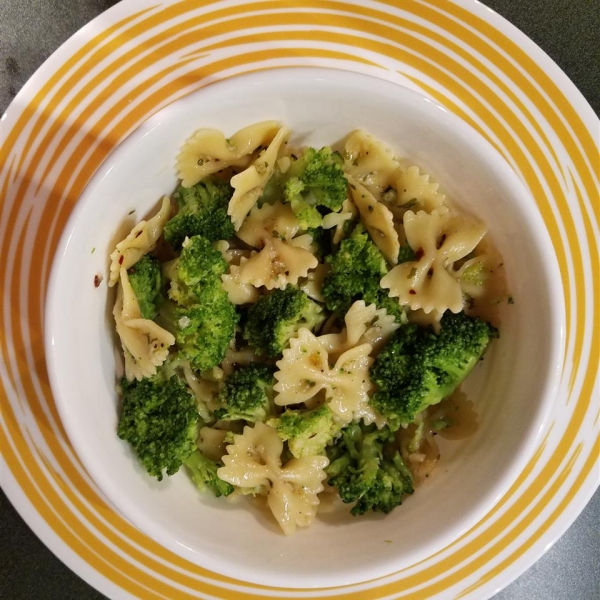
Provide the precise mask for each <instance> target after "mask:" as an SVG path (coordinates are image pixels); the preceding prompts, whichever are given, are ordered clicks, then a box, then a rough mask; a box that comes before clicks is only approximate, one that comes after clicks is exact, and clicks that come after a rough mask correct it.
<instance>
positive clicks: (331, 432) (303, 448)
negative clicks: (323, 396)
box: [267, 404, 341, 458]
mask: <svg viewBox="0 0 600 600" xmlns="http://www.w3.org/2000/svg"><path fill="white" fill-rule="evenodd" d="M267 423H268V424H269V425H271V427H275V428H276V429H277V433H278V434H279V437H280V438H281V439H282V440H283V441H284V442H285V441H287V442H288V447H289V449H290V452H291V453H292V455H293V456H295V457H296V458H301V457H302V456H314V455H315V454H321V453H322V452H323V451H324V450H325V447H326V446H327V444H329V443H330V442H331V441H332V440H333V439H335V437H336V436H337V435H338V434H339V432H340V429H341V427H340V426H339V425H338V424H337V423H336V421H335V419H334V415H333V413H332V412H331V409H330V408H329V407H328V406H327V405H326V404H323V405H322V406H319V407H318V408H315V409H313V410H302V411H297V410H286V411H285V412H284V413H283V414H282V415H281V416H280V417H278V418H276V419H269V421H268V422H267Z"/></svg>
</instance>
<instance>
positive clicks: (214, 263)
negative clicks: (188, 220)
mask: <svg viewBox="0 0 600 600" xmlns="http://www.w3.org/2000/svg"><path fill="white" fill-rule="evenodd" d="M226 272H227V261H226V260H225V259H224V258H223V255H222V254H221V253H220V252H219V251H218V250H216V249H215V248H213V247H212V245H211V243H210V242H209V240H208V239H207V238H205V237H202V236H200V235H196V236H194V237H192V238H187V239H186V240H185V241H184V242H183V247H182V250H181V254H180V256H179V258H176V259H175V260H173V261H171V262H170V263H167V265H166V266H165V270H164V274H165V276H166V278H167V279H169V280H170V282H171V283H170V288H169V298H171V300H175V302H177V304H179V305H180V306H189V305H190V304H196V303H197V302H199V301H200V297H201V296H202V294H203V290H204V288H206V287H209V288H211V287H214V286H220V285H221V275H223V274H224V273H226Z"/></svg>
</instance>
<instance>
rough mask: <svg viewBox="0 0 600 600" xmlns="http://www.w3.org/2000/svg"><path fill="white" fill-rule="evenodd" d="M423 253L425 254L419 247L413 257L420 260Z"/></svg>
mask: <svg viewBox="0 0 600 600" xmlns="http://www.w3.org/2000/svg"><path fill="white" fill-rule="evenodd" d="M423 254H425V252H424V251H423V248H419V249H418V250H417V251H416V252H415V258H416V259H417V260H420V259H422V258H423Z"/></svg>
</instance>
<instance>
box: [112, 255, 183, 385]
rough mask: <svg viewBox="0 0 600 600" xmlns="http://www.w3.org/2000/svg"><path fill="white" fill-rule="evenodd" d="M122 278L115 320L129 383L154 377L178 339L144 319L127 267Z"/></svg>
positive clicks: (123, 269) (122, 268)
mask: <svg viewBox="0 0 600 600" xmlns="http://www.w3.org/2000/svg"><path fill="white" fill-rule="evenodd" d="M120 276H121V285H120V286H119V287H118V288H117V300H116V302H115V306H114V308H113V316H114V318H115V323H116V329H117V334H118V335H119V338H120V339H121V345H122V347H123V354H124V356H125V377H127V380H128V381H132V380H133V379H137V380H140V379H143V378H144V377H152V375H155V374H156V368H157V367H159V366H160V365H162V364H163V363H164V362H165V360H166V359H167V356H168V355H169V347H170V346H172V345H173V344H174V343H175V338H174V337H173V335H171V334H170V333H169V332H168V331H166V330H165V329H163V328H162V327H160V326H159V325H158V324H156V323H155V322H154V321H151V320H149V319H144V318H142V313H141V311H140V306H139V304H138V301H137V299H136V297H135V294H134V293H133V289H132V287H131V284H130V283H129V277H128V275H127V270H126V269H125V267H121V271H120Z"/></svg>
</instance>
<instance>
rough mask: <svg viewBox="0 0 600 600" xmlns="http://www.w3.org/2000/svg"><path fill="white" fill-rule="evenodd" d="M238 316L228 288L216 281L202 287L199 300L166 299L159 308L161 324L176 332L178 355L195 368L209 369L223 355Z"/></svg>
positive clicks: (200, 369)
mask: <svg viewBox="0 0 600 600" xmlns="http://www.w3.org/2000/svg"><path fill="white" fill-rule="evenodd" d="M238 319H239V315H238V313H237V311H236V309H235V305H234V304H232V303H231V302H230V301H229V298H228V297H227V292H225V291H224V290H223V289H222V288H220V287H217V286H216V285H215V286H212V287H208V288H205V289H204V290H203V292H202V294H201V295H200V296H199V297H198V304H190V305H189V306H186V307H181V306H177V305H176V304H175V303H173V302H165V303H164V304H163V305H162V306H161V309H160V320H161V324H163V325H164V327H165V328H166V329H167V330H168V331H170V332H171V333H172V334H173V335H174V336H175V341H176V342H177V347H178V352H179V356H180V357H181V358H183V359H187V360H189V361H190V365H191V367H192V368H193V369H195V370H197V371H206V370H208V369H212V368H213V367H215V366H217V365H218V364H219V363H221V361H222V360H223V359H224V358H225V354H226V352H227V348H228V347H229V343H230V342H231V340H232V339H233V337H234V336H235V330H236V326H237V323H238Z"/></svg>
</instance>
